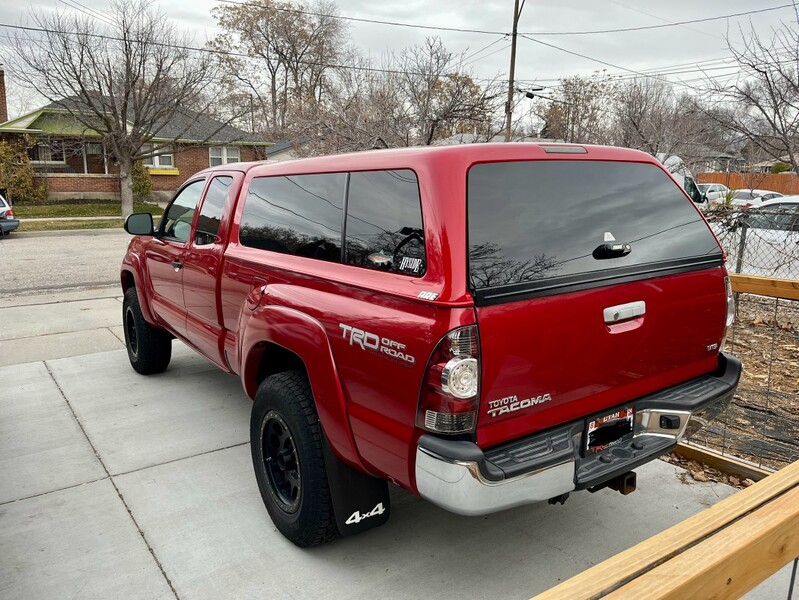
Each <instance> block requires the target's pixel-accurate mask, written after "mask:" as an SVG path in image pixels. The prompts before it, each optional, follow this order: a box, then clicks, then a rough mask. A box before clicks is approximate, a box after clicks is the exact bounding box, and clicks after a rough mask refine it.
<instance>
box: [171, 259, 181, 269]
mask: <svg viewBox="0 0 799 600" xmlns="http://www.w3.org/2000/svg"><path fill="white" fill-rule="evenodd" d="M172 267H174V269H175V272H177V271H180V270H181V269H182V268H183V263H182V262H180V261H179V260H173V261H172Z"/></svg>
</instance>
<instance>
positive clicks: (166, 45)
mask: <svg viewBox="0 0 799 600" xmlns="http://www.w3.org/2000/svg"><path fill="white" fill-rule="evenodd" d="M0 28H6V29H14V30H19V31H28V32H37V33H49V34H55V35H70V36H83V37H87V38H92V39H99V40H108V41H113V42H126V43H129V44H145V43H146V44H150V45H151V46H159V47H162V48H174V49H176V50H186V51H188V52H201V53H205V54H214V55H217V56H234V57H239V58H252V56H250V55H249V54H247V53H245V52H233V51H232V50H216V49H214V48H198V47H196V46H185V45H183V44H169V43H166V42H156V41H153V40H134V39H125V38H121V37H116V36H113V35H106V34H102V33H90V32H87V31H84V32H77V31H62V30H59V29H49V28H46V27H29V26H26V25H9V24H8V23H0ZM298 62H299V63H300V64H303V65H305V66H310V67H324V68H330V69H348V70H351V71H364V72H369V73H387V74H393V75H419V76H424V77H429V76H430V73H423V72H419V71H403V70H401V69H379V68H377V67H365V66H357V65H343V64H338V63H326V62H315V61H298ZM446 75H447V74H444V75H441V77H445V76H446ZM471 79H472V81H476V82H492V81H495V80H496V79H486V78H481V77H472V78H471Z"/></svg>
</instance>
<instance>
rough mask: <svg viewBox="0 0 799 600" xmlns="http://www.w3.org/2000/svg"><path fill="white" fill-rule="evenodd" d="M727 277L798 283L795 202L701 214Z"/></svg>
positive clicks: (798, 219)
mask: <svg viewBox="0 0 799 600" xmlns="http://www.w3.org/2000/svg"><path fill="white" fill-rule="evenodd" d="M705 217H706V218H707V220H708V222H709V223H710V226H711V228H712V229H713V232H714V233H715V234H716V237H718V239H719V242H721V245H722V247H723V248H724V251H725V252H726V254H727V270H728V271H729V272H730V273H741V274H743V275H759V276H762V277H778V278H783V279H799V202H785V203H783V204H777V205H772V206H768V207H763V208H751V209H744V208H741V207H726V206H721V207H714V208H712V209H710V210H708V211H707V213H706V214H705Z"/></svg>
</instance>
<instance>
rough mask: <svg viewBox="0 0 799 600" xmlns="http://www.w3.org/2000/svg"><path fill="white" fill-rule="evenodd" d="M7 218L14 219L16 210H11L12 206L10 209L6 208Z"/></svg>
mask: <svg viewBox="0 0 799 600" xmlns="http://www.w3.org/2000/svg"><path fill="white" fill-rule="evenodd" d="M6 218H7V219H13V218H14V211H13V210H11V209H10V208H9V209H8V210H6Z"/></svg>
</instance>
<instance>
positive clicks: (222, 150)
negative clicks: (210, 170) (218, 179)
mask: <svg viewBox="0 0 799 600" xmlns="http://www.w3.org/2000/svg"><path fill="white" fill-rule="evenodd" d="M208 159H209V160H208V162H209V164H210V165H211V166H212V167H218V166H219V165H227V164H230V163H235V162H239V161H240V160H241V154H240V153H239V149H238V148H236V147H235V146H211V147H210V148H208Z"/></svg>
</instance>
